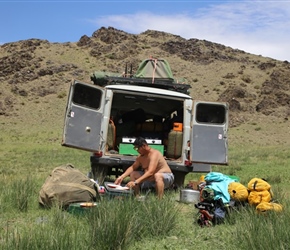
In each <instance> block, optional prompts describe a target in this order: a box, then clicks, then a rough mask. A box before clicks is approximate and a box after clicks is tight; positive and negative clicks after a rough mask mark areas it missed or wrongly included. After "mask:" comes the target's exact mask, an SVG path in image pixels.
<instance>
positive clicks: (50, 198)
mask: <svg viewBox="0 0 290 250" xmlns="http://www.w3.org/2000/svg"><path fill="white" fill-rule="evenodd" d="M99 199H100V196H99V193H98V191H97V187H96V185H95V183H94V182H93V181H92V180H90V179H89V178H88V177H87V176H86V175H84V174H83V173H81V172H80V171H79V170H77V169H75V168H74V166H73V165H71V164H67V165H63V166H59V167H56V168H55V169H53V171H52V172H51V174H50V175H49V176H48V177H47V179H46V180H45V183H44V184H43V185H42V187H41V189H40V191H39V199H38V201H39V204H40V205H41V206H43V207H46V208H50V207H52V206H53V205H57V206H61V207H62V208H64V209H66V208H68V206H69V205H70V204H71V203H76V202H94V201H97V200H99Z"/></svg>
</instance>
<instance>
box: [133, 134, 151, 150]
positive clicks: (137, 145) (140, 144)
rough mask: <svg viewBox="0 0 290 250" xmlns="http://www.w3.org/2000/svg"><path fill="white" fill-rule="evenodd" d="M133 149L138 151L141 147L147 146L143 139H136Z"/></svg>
mask: <svg viewBox="0 0 290 250" xmlns="http://www.w3.org/2000/svg"><path fill="white" fill-rule="evenodd" d="M133 145H134V148H135V149H136V150H138V149H140V148H141V147H143V146H144V145H145V146H146V145H148V144H147V142H146V140H145V139H144V138H143V137H137V138H136V140H135V141H134V143H133Z"/></svg>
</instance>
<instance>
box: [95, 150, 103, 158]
mask: <svg viewBox="0 0 290 250" xmlns="http://www.w3.org/2000/svg"><path fill="white" fill-rule="evenodd" d="M94 156H95V157H102V156H103V152H102V151H97V152H94Z"/></svg>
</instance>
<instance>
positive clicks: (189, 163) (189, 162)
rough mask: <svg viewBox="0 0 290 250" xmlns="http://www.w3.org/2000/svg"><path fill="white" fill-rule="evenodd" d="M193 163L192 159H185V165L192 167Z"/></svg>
mask: <svg viewBox="0 0 290 250" xmlns="http://www.w3.org/2000/svg"><path fill="white" fill-rule="evenodd" d="M191 164H192V163H191V161H189V160H185V161H184V165H185V166H188V167H191Z"/></svg>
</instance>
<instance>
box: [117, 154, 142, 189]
mask: <svg viewBox="0 0 290 250" xmlns="http://www.w3.org/2000/svg"><path fill="white" fill-rule="evenodd" d="M139 165H140V163H139V161H138V160H137V159H136V161H135V162H134V163H133V164H132V165H131V166H130V167H128V168H127V169H126V171H125V172H124V173H123V174H122V175H120V176H119V177H118V178H117V179H116V180H115V184H117V185H120V184H121V183H122V181H123V180H124V178H126V177H127V176H129V175H130V174H131V173H132V172H133V171H134V170H136V169H137V168H138V167H139Z"/></svg>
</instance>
